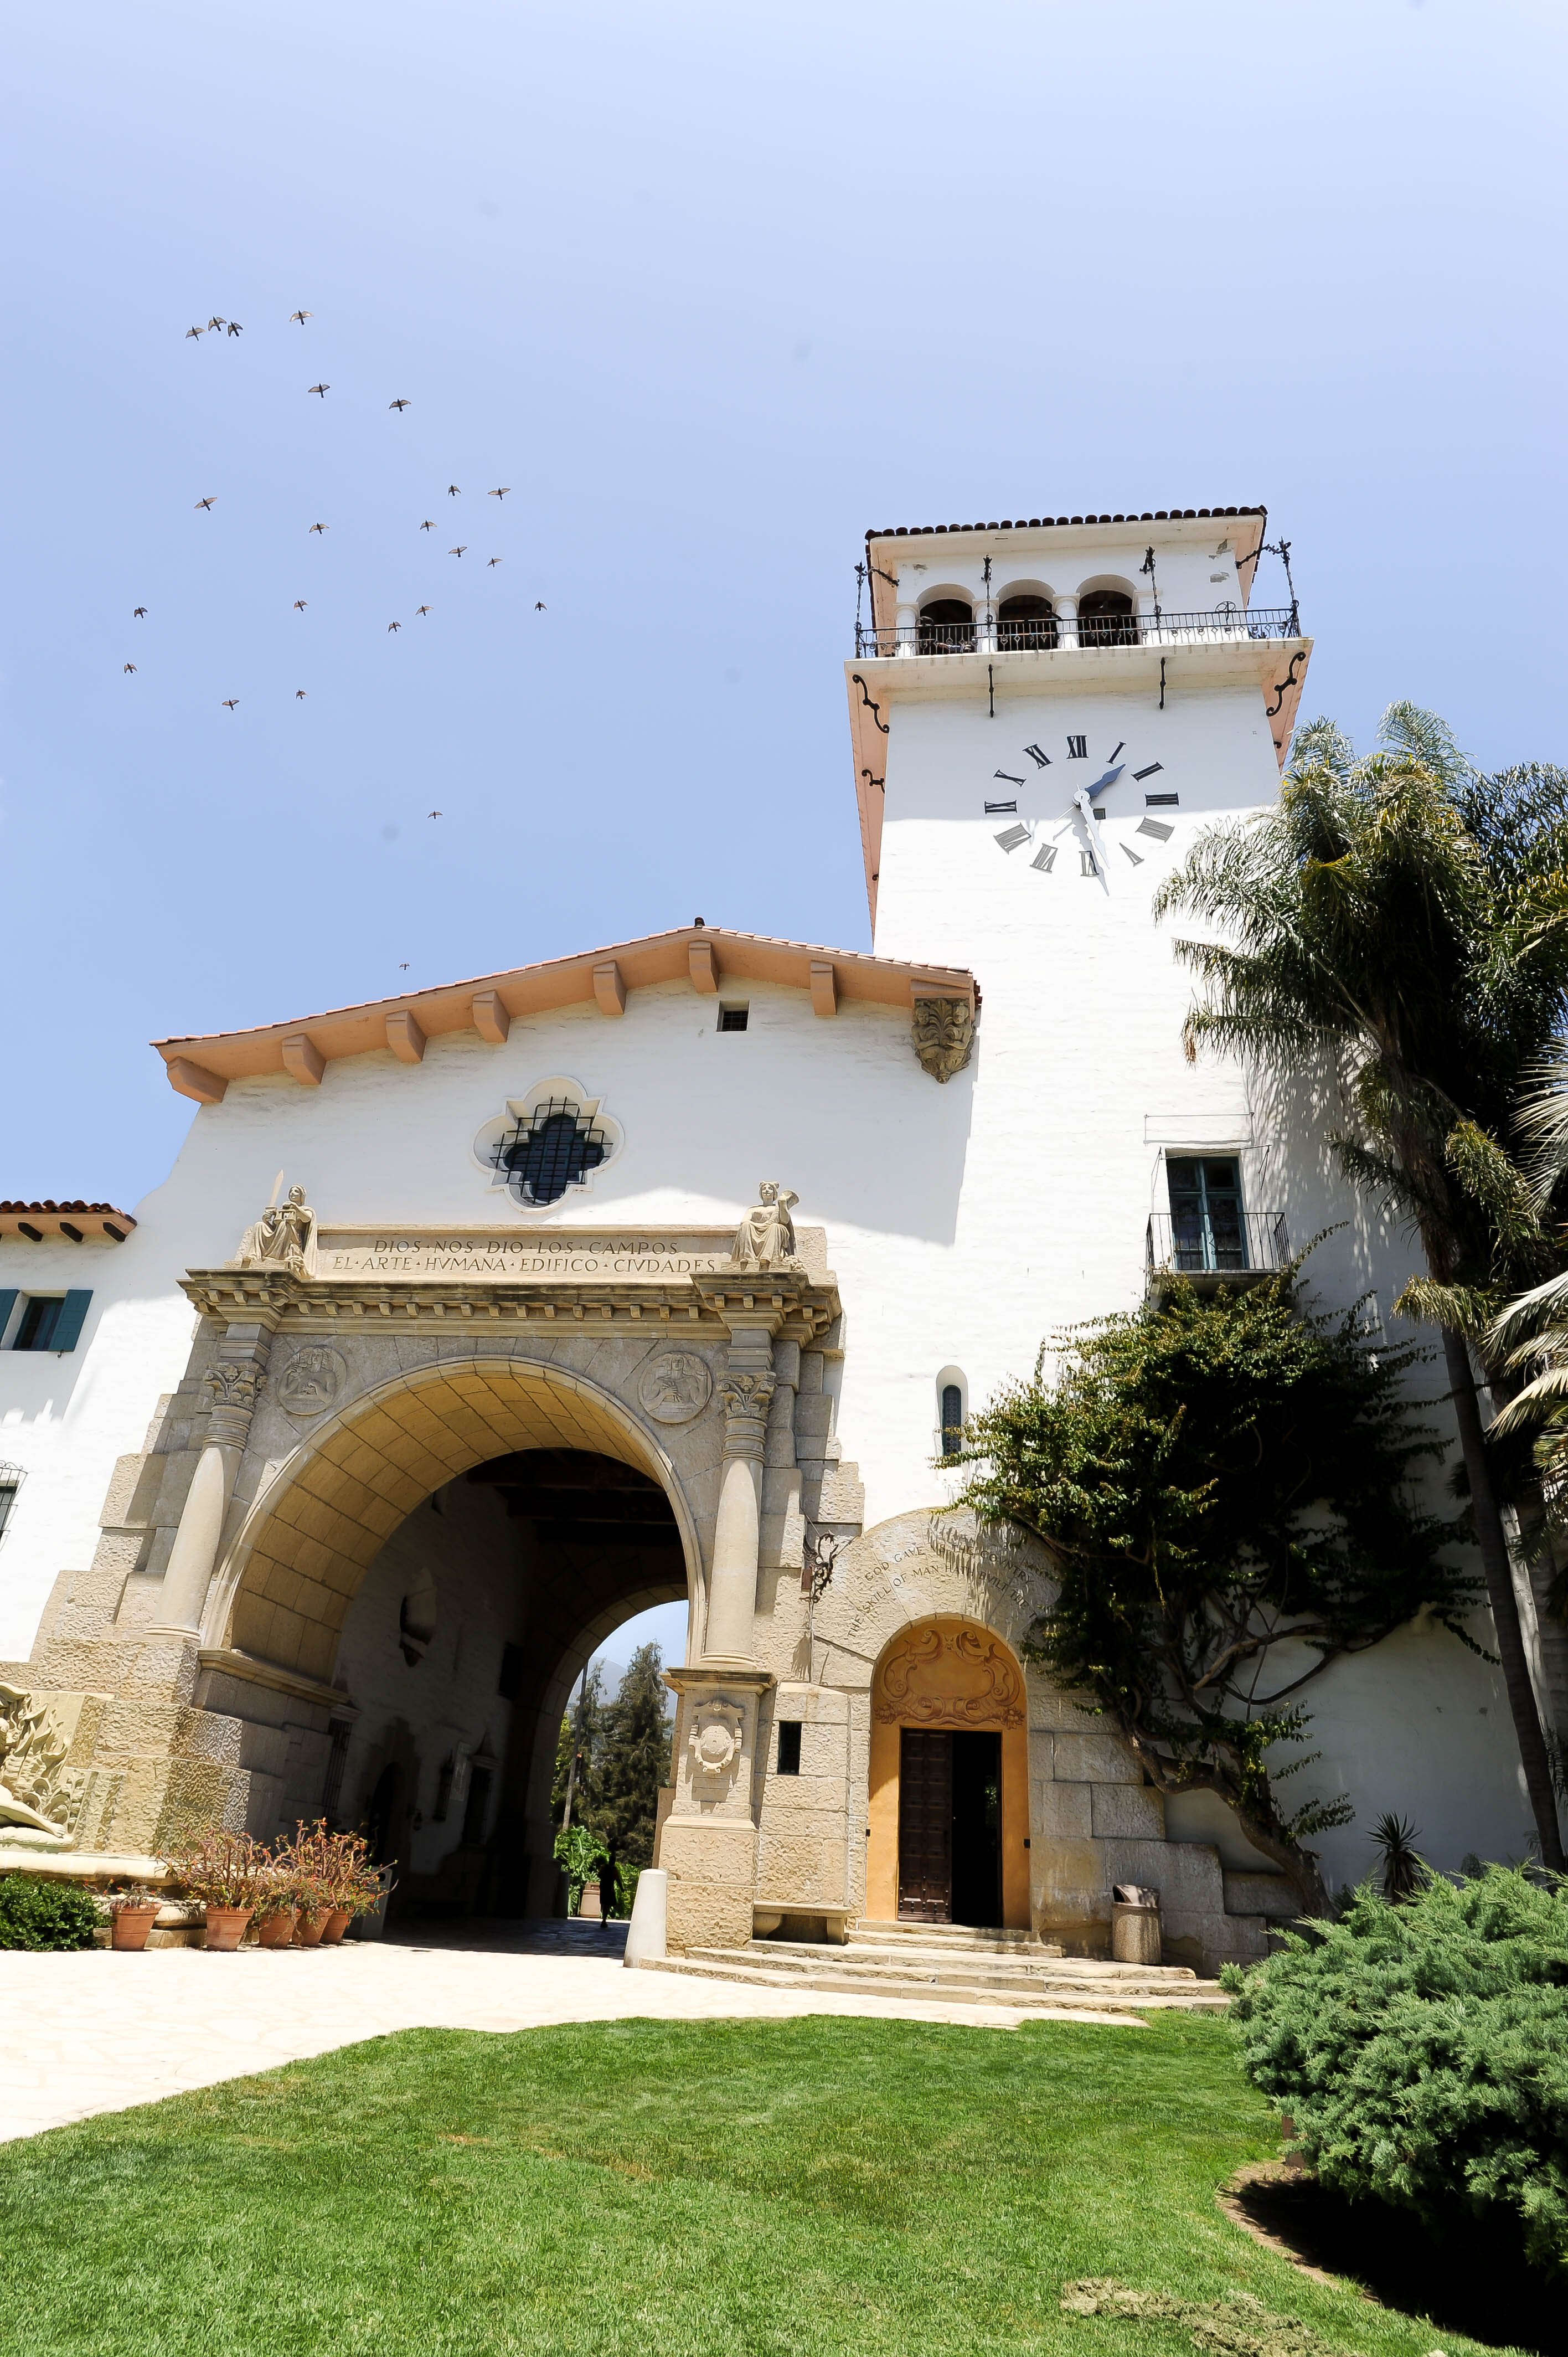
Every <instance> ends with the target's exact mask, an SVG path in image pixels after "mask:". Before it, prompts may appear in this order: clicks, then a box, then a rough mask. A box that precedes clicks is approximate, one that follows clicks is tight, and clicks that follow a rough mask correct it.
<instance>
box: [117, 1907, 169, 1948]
mask: <svg viewBox="0 0 1568 2357" xmlns="http://www.w3.org/2000/svg"><path fill="white" fill-rule="evenodd" d="M160 1904H161V1901H159V1900H156V1899H155V1900H153V1901H152V1903H151V1905H150V1906H146V1907H117V1908H116V1909H115V1910H114V1936H113V1940H112V1941H111V1943H110V1944H111V1946H112V1947H115V1948H119V1949H121V1950H123V1951H127V1952H130V1953H136V1954H139V1953H141V1951H142V1950H143V1949H144V1948H145V1946H146V1944H147V1933H148V1932H150V1931H151V1930H152V1928H153V1925H154V1924H155V1923H156V1921H157V1920H158V1908H159V1906H160Z"/></svg>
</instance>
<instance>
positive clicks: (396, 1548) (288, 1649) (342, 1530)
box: [206, 1359, 701, 1914]
mask: <svg viewBox="0 0 1568 2357" xmlns="http://www.w3.org/2000/svg"><path fill="white" fill-rule="evenodd" d="M690 1478H691V1477H690V1469H688V1483H682V1480H681V1479H680V1477H679V1476H678V1475H677V1472H676V1469H675V1468H674V1466H673V1465H672V1464H671V1460H670V1458H669V1457H668V1456H667V1454H666V1453H665V1451H664V1449H663V1448H661V1446H660V1443H659V1441H658V1440H656V1439H655V1438H654V1437H652V1436H651V1435H650V1434H649V1433H647V1432H645V1431H644V1430H642V1429H641V1428H640V1427H639V1425H638V1423H637V1421H636V1419H635V1417H634V1416H633V1415H632V1414H631V1413H630V1412H629V1411H628V1409H627V1408H626V1407H625V1406H624V1405H622V1404H621V1403H620V1402H618V1400H616V1399H615V1398H614V1397H613V1396H612V1395H610V1394H608V1393H607V1392H606V1391H604V1390H603V1389H601V1388H600V1387H599V1386H598V1385H596V1384H594V1383H592V1382H590V1381H588V1380H587V1379H585V1378H584V1377H582V1376H581V1375H579V1374H577V1373H576V1372H574V1371H571V1370H567V1369H563V1368H561V1367H559V1366H553V1365H550V1364H548V1363H541V1362H530V1361H520V1360H516V1359H507V1360H494V1361H487V1360H483V1359H473V1360H468V1361H453V1360H450V1359H447V1360H442V1361H436V1362H435V1363H433V1364H430V1365H427V1366H425V1367H424V1368H422V1369H420V1370H418V1371H416V1372H412V1373H410V1374H407V1375H405V1376H403V1377H401V1378H398V1379H396V1380H394V1381H392V1382H391V1383H382V1384H381V1385H379V1386H378V1387H377V1388H376V1389H375V1390H373V1391H371V1392H369V1393H367V1394H364V1395H363V1396H361V1397H360V1398H359V1399H357V1400H355V1401H353V1402H352V1403H351V1404H349V1405H346V1406H345V1408H344V1409H343V1411H342V1413H341V1414H340V1415H337V1416H335V1417H332V1418H330V1419H328V1420H326V1421H324V1423H323V1424H322V1426H320V1427H319V1428H318V1430H317V1432H316V1433H315V1434H313V1435H312V1437H311V1440H310V1444H309V1446H308V1447H307V1448H305V1449H303V1450H301V1451H299V1452H298V1453H297V1455H296V1456H295V1458H293V1459H292V1460H291V1461H290V1462H289V1463H288V1464H287V1465H286V1466H285V1467H284V1468H282V1469H280V1471H279V1473H278V1474H277V1476H276V1477H275V1478H274V1481H273V1482H272V1483H271V1484H270V1485H268V1486H267V1488H266V1489H265V1490H263V1493H262V1494H261V1496H260V1497H259V1498H258V1499H257V1501H256V1503H255V1505H254V1506H253V1508H252V1512H251V1513H250V1514H249V1516H248V1517H247V1518H246V1522H245V1524H244V1526H243V1528H242V1531H241V1533H240V1534H239V1537H238V1539H237V1541H236V1544H235V1545H234V1547H233V1549H232V1551H231V1555H230V1558H229V1560H228V1562H227V1564H226V1565H225V1566H224V1567H223V1569H222V1572H221V1573H220V1579H219V1581H218V1582H217V1583H216V1584H215V1589H214V1593H213V1596H212V1598H211V1599H210V1602H209V1611H208V1615H207V1631H206V1633H207V1639H208V1644H209V1648H210V1649H211V1650H212V1651H213V1652H218V1653H220V1654H221V1655H222V1656H223V1657H224V1658H225V1659H227V1660H229V1661H236V1660H239V1659H244V1660H247V1661H250V1662H253V1663H267V1664H269V1665H274V1666H275V1667H276V1668H277V1669H278V1670H280V1671H282V1672H285V1673H288V1674H292V1675H293V1676H295V1678H297V1679H298V1680H299V1681H300V1682H301V1683H302V1684H303V1683H306V1682H308V1683H310V1684H314V1685H316V1686H317V1689H318V1690H321V1689H326V1688H330V1689H332V1690H333V1691H334V1692H335V1693H338V1694H340V1695H341V1696H342V1701H341V1703H340V1705H338V1717H337V1722H336V1725H333V1724H331V1723H328V1725H327V1727H325V1728H324V1730H322V1731H321V1732H320V1733H319V1734H317V1732H315V1731H314V1730H313V1731H312V1732H311V1733H310V1734H309V1735H307V1736H306V1738H304V1739H300V1738H297V1737H296V1738H295V1743H294V1747H293V1756H292V1757H291V1758H289V1759H285V1760H279V1761H275V1762H274V1761H273V1760H263V1759H262V1757H261V1756H260V1755H261V1750H262V1749H263V1747H262V1746H258V1747H257V1758H256V1761H255V1764H254V1765H253V1766H252V1774H251V1796H250V1821H251V1823H252V1829H253V1830H255V1831H257V1832H270V1831H272V1830H273V1829H274V1825H275V1824H278V1823H280V1822H284V1823H286V1822H288V1821H289V1820H290V1819H291V1818H292V1816H293V1815H294V1814H295V1813H316V1811H317V1808H318V1807H319V1806H320V1804H321V1789H320V1788H321V1784H322V1772H321V1771H322V1770H323V1768H324V1767H325V1766H327V1765H328V1763H330V1765H331V1767H332V1770H333V1772H334V1773H335V1775H336V1776H337V1779H338V1806H337V1810H336V1813H337V1814H338V1817H339V1819H340V1820H341V1821H342V1822H345V1823H349V1824H353V1823H358V1822H360V1820H361V1819H362V1818H363V1817H365V1815H366V1813H367V1810H372V1809H373V1810H374V1811H375V1812H376V1813H377V1815H378V1826H379V1828H380V1833H381V1846H382V1848H383V1851H384V1853H385V1854H386V1855H387V1856H388V1857H396V1858H397V1860H398V1874H399V1880H400V1883H401V1886H402V1892H403V1901H404V1903H405V1904H406V1903H409V1902H411V1901H412V1902H414V1903H418V1904H421V1905H423V1906H426V1907H432V1906H434V1907H440V1908H442V1909H446V1910H466V1909H475V1908H478V1909H481V1910H485V1911H494V1912H499V1913H508V1914H530V1913H533V1914H538V1913H548V1912H550V1911H551V1910H552V1907H553V1901H554V1896H555V1869H554V1864H553V1857H552V1855H551V1825H550V1786H551V1774H552V1770H553V1763H554V1757H555V1748H556V1738H557V1734H558V1730H559V1727H560V1723H561V1717H562V1713H563V1711H564V1707H565V1705H566V1701H567V1697H568V1695H569V1693H570V1690H571V1687H572V1684H573V1683H574V1681H575V1678H576V1676H577V1674H579V1672H580V1671H581V1669H582V1667H583V1665H584V1663H585V1661H586V1660H587V1659H588V1657H589V1656H590V1654H591V1653H592V1652H593V1651H594V1650H595V1648H596V1645H597V1644H598V1643H599V1642H600V1641H601V1640H602V1639H603V1638H604V1637H605V1636H607V1634H608V1633H609V1632H610V1631H612V1630H613V1629H615V1628H616V1627H618V1625H619V1624H620V1622H621V1621H622V1620H626V1619H627V1618H628V1617H629V1616H630V1615H631V1614H633V1613H635V1612H637V1611H639V1610H642V1609H645V1608H646V1607H647V1606H649V1605H651V1604H657V1603H666V1602H672V1601H679V1600H681V1599H682V1598H686V1599H687V1600H688V1601H692V1600H694V1599H697V1598H700V1593H701V1580H700V1560H701V1558H700V1554H699V1548H698V1543H697V1537H696V1529H695V1523H694V1516H693V1506H692V1502H691V1501H690V1500H689V1498H688V1497H687V1495H686V1488H687V1486H688V1485H689V1483H690ZM696 1486H697V1487H698V1489H699V1491H700V1486H701V1485H700V1480H699V1481H698V1483H697V1485H696ZM331 1708H332V1706H330V1705H328V1706H327V1716H328V1721H329V1722H330V1717H331ZM334 1740H336V1742H337V1743H338V1746H339V1748H340V1756H338V1757H336V1758H335V1757H334V1754H333V1751H332V1749H331V1746H332V1744H333V1742H334ZM324 1745H325V1747H326V1748H325V1750H324V1756H323V1760H321V1761H318V1760H317V1756H316V1755H317V1752H318V1751H323V1747H324ZM389 1771H390V1772H389Z"/></svg>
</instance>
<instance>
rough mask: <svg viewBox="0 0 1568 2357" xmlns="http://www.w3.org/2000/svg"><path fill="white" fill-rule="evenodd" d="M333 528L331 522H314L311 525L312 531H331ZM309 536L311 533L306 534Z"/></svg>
mask: <svg viewBox="0 0 1568 2357" xmlns="http://www.w3.org/2000/svg"><path fill="white" fill-rule="evenodd" d="M331 529H332V527H331V525H330V524H329V523H313V524H312V525H311V527H310V531H311V532H330V531H331ZM309 536H310V534H309V533H306V539H308V538H309Z"/></svg>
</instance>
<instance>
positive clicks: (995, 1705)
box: [865, 1613, 1029, 1931]
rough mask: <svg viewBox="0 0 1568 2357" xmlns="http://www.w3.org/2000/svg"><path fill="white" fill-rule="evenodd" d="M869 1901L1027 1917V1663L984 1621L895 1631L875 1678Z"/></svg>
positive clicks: (992, 1921)
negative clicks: (1025, 1681)
mask: <svg viewBox="0 0 1568 2357" xmlns="http://www.w3.org/2000/svg"><path fill="white" fill-rule="evenodd" d="M867 1820H868V1837H867V1841H866V1876H865V1884H866V1887H865V1912H866V1915H867V1918H868V1919H869V1920H870V1921H874V1922H893V1921H925V1922H960V1923H961V1922H968V1923H972V1924H976V1925H980V1926H983V1927H989V1926H991V1925H997V1926H1000V1927H1002V1928H1004V1929H1007V1930H1023V1931H1026V1930H1027V1929H1028V1927H1029V1859H1028V1846H1029V1843H1028V1835H1029V1738H1028V1706H1027V1702H1026V1692H1025V1685H1024V1674H1023V1671H1022V1669H1021V1667H1020V1665H1019V1663H1018V1660H1017V1657H1016V1655H1015V1653H1014V1652H1013V1651H1012V1648H1011V1647H1010V1646H1008V1645H1006V1644H1004V1642H1003V1641H1002V1640H1001V1639H1000V1638H999V1637H997V1636H996V1635H994V1634H993V1631H991V1630H989V1629H987V1628H985V1627H984V1626H983V1624H982V1623H980V1622H977V1621H972V1620H963V1619H961V1618H960V1617H958V1616H957V1615H954V1614H947V1613H940V1614H933V1615H932V1616H931V1617H930V1618H929V1619H928V1620H918V1621H915V1622H913V1623H911V1624H910V1625H908V1627H906V1628H904V1629H902V1630H900V1631H899V1632H898V1633H897V1636H896V1637H894V1638H893V1639H892V1640H891V1641H889V1642H888V1643H887V1644H886V1646H885V1647H884V1648H883V1651H882V1652H881V1654H880V1655H879V1657H878V1659H877V1662H876V1665H875V1670H874V1672H873V1674H872V1679H871V1739H870V1757H869V1792H868V1805H867Z"/></svg>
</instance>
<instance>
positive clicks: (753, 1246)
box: [730, 1179, 800, 1275]
mask: <svg viewBox="0 0 1568 2357" xmlns="http://www.w3.org/2000/svg"><path fill="white" fill-rule="evenodd" d="M799 1201H800V1197H799V1195H792V1194H791V1193H790V1192H789V1188H788V1187H781V1186H780V1185H779V1181H778V1179H763V1180H762V1181H761V1182H760V1184H759V1185H758V1187H757V1201H756V1202H755V1203H754V1204H753V1205H752V1207H751V1209H750V1211H747V1213H746V1217H745V1218H744V1219H743V1220H742V1222H741V1223H740V1225H739V1227H738V1228H736V1232H735V1243H733V1244H732V1245H731V1247H730V1265H731V1266H732V1267H733V1268H738V1269H744V1270H746V1271H747V1272H748V1273H756V1274H757V1275H760V1274H761V1272H762V1271H763V1270H764V1269H769V1268H789V1269H798V1268H800V1262H799V1261H798V1260H797V1259H796V1258H795V1224H794V1222H793V1221H792V1220H791V1219H790V1217H789V1207H790V1205H791V1204H792V1203H798V1202H799Z"/></svg>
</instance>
